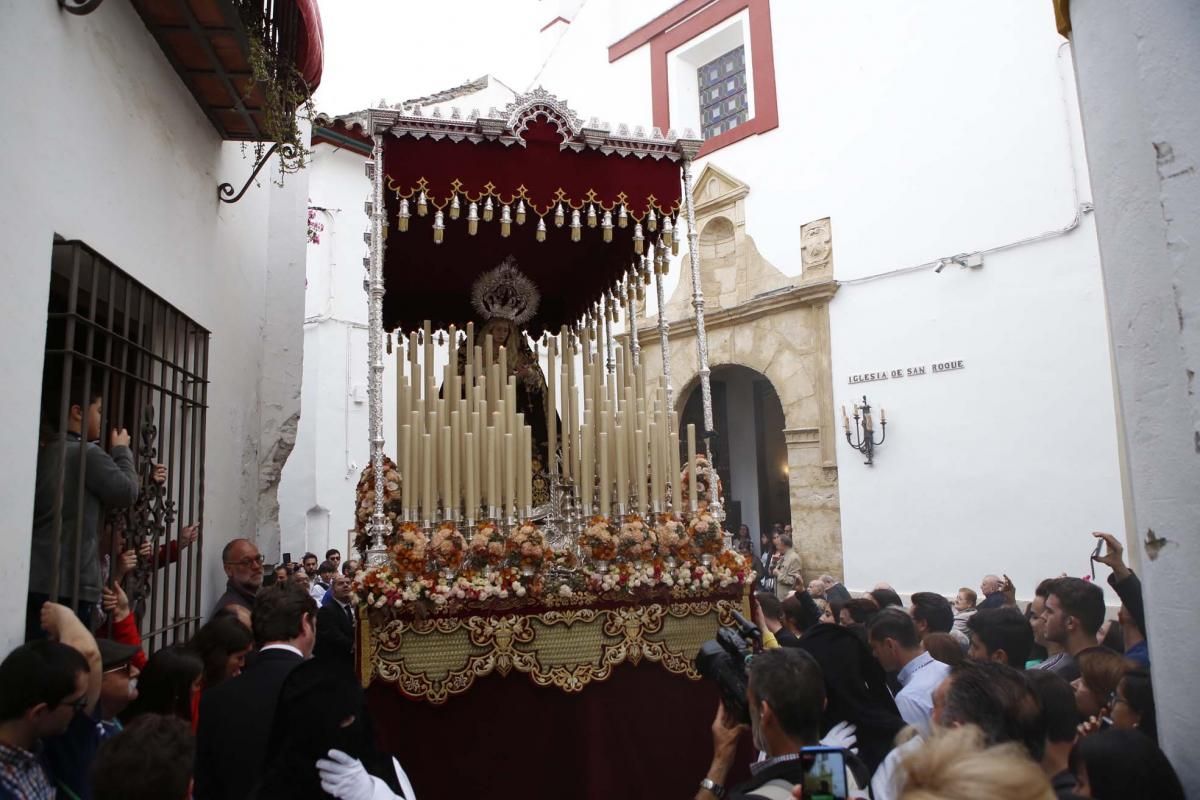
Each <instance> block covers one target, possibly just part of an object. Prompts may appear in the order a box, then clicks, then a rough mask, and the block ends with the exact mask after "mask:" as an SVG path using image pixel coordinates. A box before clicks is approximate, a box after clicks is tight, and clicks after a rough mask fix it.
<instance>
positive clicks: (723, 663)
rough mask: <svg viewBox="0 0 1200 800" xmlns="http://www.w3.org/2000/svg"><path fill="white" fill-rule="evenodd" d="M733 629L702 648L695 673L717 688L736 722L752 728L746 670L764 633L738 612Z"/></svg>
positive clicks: (729, 628)
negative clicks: (711, 682)
mask: <svg viewBox="0 0 1200 800" xmlns="http://www.w3.org/2000/svg"><path fill="white" fill-rule="evenodd" d="M733 617H734V619H735V620H736V623H735V624H734V625H731V626H729V627H727V628H721V629H720V630H718V631H717V638H715V639H710V640H708V641H707V642H705V643H704V644H702V645H700V652H698V653H696V669H697V670H699V671H700V674H701V675H703V676H704V677H705V678H708V679H709V680H711V681H714V682H715V683H716V684H717V690H718V691H719V692H720V693H721V702H722V703H723V704H724V705H725V711H726V713H728V714H729V716H731V717H732V718H733V719H734V721H736V722H738V723H741V724H743V725H749V724H750V705H749V703H748V701H747V700H746V686H747V684H748V682H749V679H748V677H747V674H746V667H747V665H749V663H750V660H751V659H752V658H754V653H755V651H756V650H757V649H759V648H761V647H762V632H761V631H760V630H759V629H758V626H757V625H755V624H754V623H753V622H751V621H750V620H748V619H746V618H745V617H743V616H742V615H741V614H739V613H737V612H736V611H735V612H733Z"/></svg>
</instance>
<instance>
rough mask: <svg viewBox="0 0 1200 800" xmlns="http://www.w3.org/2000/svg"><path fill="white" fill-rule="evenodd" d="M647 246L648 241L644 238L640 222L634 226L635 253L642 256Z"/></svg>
mask: <svg viewBox="0 0 1200 800" xmlns="http://www.w3.org/2000/svg"><path fill="white" fill-rule="evenodd" d="M645 245H646V240H645V239H644V238H643V237H642V223H640V222H639V223H637V224H636V225H634V226H633V252H635V253H637V254H638V255H639V256H640V255H641V254H642V249H643V248H644V247H645Z"/></svg>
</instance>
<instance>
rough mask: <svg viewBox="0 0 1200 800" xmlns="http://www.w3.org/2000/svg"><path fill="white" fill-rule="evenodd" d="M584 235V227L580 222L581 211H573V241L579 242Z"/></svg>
mask: <svg viewBox="0 0 1200 800" xmlns="http://www.w3.org/2000/svg"><path fill="white" fill-rule="evenodd" d="M582 234H583V225H581V224H580V222H579V209H578V208H576V209H573V210H572V211H571V241H572V242H578V241H579V239H580V237H581V235H582Z"/></svg>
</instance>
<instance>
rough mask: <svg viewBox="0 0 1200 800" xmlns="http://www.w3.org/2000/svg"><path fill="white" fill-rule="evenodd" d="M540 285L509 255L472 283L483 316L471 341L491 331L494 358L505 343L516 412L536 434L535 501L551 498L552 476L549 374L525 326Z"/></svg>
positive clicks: (461, 362)
mask: <svg viewBox="0 0 1200 800" xmlns="http://www.w3.org/2000/svg"><path fill="white" fill-rule="evenodd" d="M540 299H541V298H540V295H539V294H538V290H537V287H536V286H534V284H533V281H531V280H530V279H529V278H528V277H527V276H526V275H525V274H524V273H522V272H521V271H520V270H519V269H517V264H516V260H515V259H513V258H512V257H511V256H509V257H508V258H506V259H505V260H504V261H503V262H501V264H500V266H498V267H496V268H495V269H493V270H489V271H488V272H485V273H484V274H482V275H480V276H479V278H478V279H477V280H476V281H475V285H474V286H473V287H472V289H471V305H472V306H473V307H474V309H475V311H476V313H477V314H478V315H479V317H480V321H481V324H480V325H479V326H478V327H477V331H478V332H477V333H476V334H475V341H474V342H471V343H470V344H473V345H478V346H479V347H481V348H484V347H486V346H487V343H488V337H491V346H492V353H491V358H492V362H493V363H496V362H497V360H498V358H499V353H500V348H501V347H503V348H505V357H506V360H507V363H508V374H509V375H510V376H513V377H515V378H516V388H517V409H516V410H517V413H518V414H524V415H525V424H526V425H529V426H530V428H531V429H532V434H533V435H532V439H533V453H532V462H533V505H534V506H535V507H537V506H542V505H545V504H546V503H548V502H550V480H549V475H548V471H547V464H546V449H547V447H548V441H549V432H548V431H547V430H546V402H547V392H546V376H545V374H544V373H543V372H542V368H541V365H540V364H539V363H538V358H537V355H536V354H535V353H534V352H533V349H532V348H531V347H530V346H529V337H528V336H526V335H525V333H524V332H523V331H522V329H521V326H522V325H524V324H525V323H526V322H529V320H531V319H533V318H534V316H536V314H537V307H538V302H539V300H540ZM465 367H466V348H459V350H458V371H459V373H460V374H461V373H462V372H463V371H464V370H465ZM507 379H508V376H505V381H507Z"/></svg>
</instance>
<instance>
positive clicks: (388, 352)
mask: <svg viewBox="0 0 1200 800" xmlns="http://www.w3.org/2000/svg"><path fill="white" fill-rule="evenodd" d="M387 354H388V355H389V356H390V355H391V354H392V332H391V331H388V338H387Z"/></svg>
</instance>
